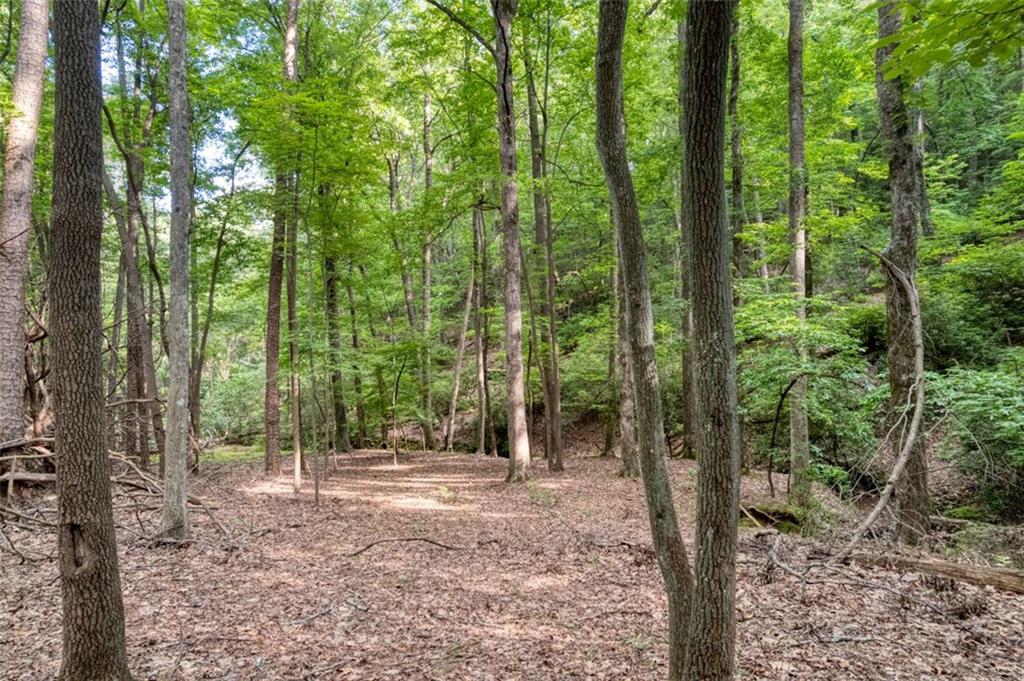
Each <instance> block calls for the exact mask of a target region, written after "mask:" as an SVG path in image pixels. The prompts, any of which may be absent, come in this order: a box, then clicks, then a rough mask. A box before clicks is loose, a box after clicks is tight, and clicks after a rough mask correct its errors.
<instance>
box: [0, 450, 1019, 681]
mask: <svg viewBox="0 0 1024 681" xmlns="http://www.w3.org/2000/svg"><path fill="white" fill-rule="evenodd" d="M504 464H505V462H504V461H503V460H498V461H496V460H493V459H484V458H477V457H474V456H465V455H439V454H431V455H425V454H416V455H406V456H403V460H402V462H401V465H400V466H399V467H398V468H397V469H396V468H394V467H393V466H392V465H391V460H390V456H389V455H386V454H384V453H383V452H362V453H359V454H356V455H352V456H345V457H339V458H338V462H337V465H338V469H337V471H336V472H334V473H332V475H331V478H330V479H329V480H327V481H325V482H324V483H323V486H322V490H321V494H322V504H321V508H320V509H319V510H317V509H315V508H314V507H313V503H312V489H311V487H312V486H311V485H309V486H308V487H307V490H306V491H305V492H304V493H303V494H302V495H301V497H299V498H298V499H296V498H295V497H293V495H292V493H291V485H290V480H288V479H286V478H284V477H282V478H280V479H277V480H272V481H267V480H264V479H263V478H262V477H261V476H260V475H259V473H258V470H257V466H256V465H249V464H232V465H230V466H223V467H220V468H211V469H208V470H207V471H205V472H204V474H203V475H202V476H201V477H200V479H199V480H197V481H196V484H195V485H194V489H195V490H196V492H197V493H198V494H200V495H202V496H203V497H204V498H205V499H207V500H208V501H209V502H210V504H211V505H214V506H215V507H216V508H217V510H216V514H217V515H218V517H219V518H220V519H221V521H222V522H223V523H224V524H225V525H227V526H228V528H229V530H230V531H231V533H232V535H233V539H232V540H231V541H227V540H226V539H225V537H224V536H223V534H222V533H221V532H220V531H219V530H218V529H217V528H216V527H215V525H214V524H213V523H212V522H211V521H210V520H209V518H207V517H205V516H203V515H202V514H194V515H193V518H194V524H195V534H196V537H197V539H198V541H197V543H196V544H193V545H192V546H190V547H188V548H178V549H166V548H164V549H152V548H148V547H147V546H146V545H145V544H144V542H143V541H142V540H141V539H140V538H136V537H135V536H133V534H131V532H137V533H140V534H141V531H140V529H139V527H140V524H139V521H141V523H142V524H143V526H144V527H145V526H147V525H146V523H147V522H149V523H150V524H152V523H154V522H155V520H149V521H147V518H154V516H153V515H152V513H151V512H148V513H149V515H146V513H147V512H144V513H142V514H140V518H139V519H138V521H137V519H136V518H135V513H134V511H133V504H132V503H130V502H129V500H127V499H124V498H117V499H115V503H116V504H117V506H118V507H119V511H118V518H119V522H120V524H122V525H123V526H124V528H132V527H133V526H134V530H128V529H124V530H122V531H121V532H119V539H120V547H121V570H122V583H123V586H124V594H125V605H126V610H127V629H128V645H129V655H130V658H131V664H132V668H133V670H134V671H135V673H136V674H137V678H139V679H261V680H262V679H267V680H269V679H392V678H398V679H403V680H408V679H453V680H454V679H495V680H497V679H502V680H503V679H615V680H619V679H660V678H663V677H664V674H665V671H666V659H665V656H666V645H665V641H664V634H663V632H664V631H665V629H666V619H665V611H664V606H663V602H662V593H661V582H660V577H659V574H658V571H657V568H656V566H655V565H654V562H653V560H652V557H651V555H650V551H649V549H648V548H647V547H648V546H649V543H650V542H649V539H648V535H647V524H646V516H645V511H644V506H643V500H642V495H641V490H640V486H639V484H638V483H636V482H634V481H627V480H622V479H620V478H618V477H616V475H615V471H616V466H617V464H616V462H614V461H612V460H599V459H573V460H570V461H569V471H568V472H567V473H565V474H560V475H557V476H549V475H547V474H546V473H544V472H541V471H539V472H538V474H539V478H538V479H537V480H536V481H534V482H530V483H527V484H525V485H513V486H509V485H506V484H504V483H503V482H501V479H502V475H503V473H504ZM671 467H672V473H673V482H674V489H675V491H676V494H677V497H678V498H679V500H680V511H681V517H682V521H683V522H685V523H686V524H687V526H689V524H690V522H691V521H692V517H693V510H692V498H693V483H694V473H695V469H694V467H693V464H692V462H687V461H673V462H672V463H671ZM757 491H758V490H757V489H756V484H755V483H751V489H750V490H747V493H748V494H753V493H755V492H757ZM37 501H40V500H37ZM41 503H47V504H49V505H52V504H53V502H52V500H49V501H46V500H42V502H41ZM5 531H6V533H7V534H8V535H9V536H10V537H11V539H12V540H13V541H14V543H15V545H16V546H17V547H18V548H19V550H21V551H22V552H24V553H25V554H26V555H28V556H29V557H35V558H38V559H40V560H38V561H37V562H30V563H24V564H18V560H17V559H16V558H14V557H13V556H12V555H11V554H10V553H0V651H2V652H0V679H4V680H15V679H17V680H27V679H46V678H53V677H54V675H55V674H56V671H57V669H58V667H59V660H60V650H59V645H60V644H59V641H60V626H59V617H60V589H59V584H58V583H57V581H56V567H55V565H54V562H53V560H52V556H53V554H54V552H55V546H54V542H53V538H52V537H51V536H50V535H49V533H43V532H39V531H36V532H30V531H27V530H24V529H21V528H17V527H10V526H9V527H7V528H6V530H5ZM411 537H420V538H427V539H430V540H431V541H434V542H437V543H439V544H444V545H446V546H448V547H455V548H444V547H441V546H437V545H435V544H431V543H427V542H423V541H409V542H385V543H381V544H377V545H374V546H372V547H370V548H367V549H366V550H365V551H363V552H362V553H360V554H359V555H357V556H349V555H348V554H352V553H355V552H356V551H358V550H359V549H361V548H363V547H365V546H366V545H368V544H370V543H371V542H374V541H378V540H381V539H395V538H411ZM769 543H770V539H769V538H767V537H759V536H756V533H755V532H754V530H743V531H742V535H741V542H740V544H741V550H740V566H739V593H738V598H737V603H738V618H739V620H740V624H739V641H738V647H737V649H738V653H739V669H740V678H745V679H895V678H899V679H931V678H948V679H1021V678H1024V599H1022V598H1018V597H1013V596H1008V595H1004V594H999V593H995V592H992V591H990V590H984V589H978V588H975V587H969V586H965V585H954V586H952V587H950V586H949V585H947V584H940V583H936V582H934V581H933V582H929V581H928V580H926V579H924V578H921V577H919V576H917V575H899V574H896V573H892V572H888V571H884V570H866V569H860V568H851V569H849V570H846V571H845V572H844V573H843V574H842V575H836V576H834V577H828V576H827V575H825V574H824V573H821V574H818V576H819V577H824V578H828V579H834V580H836V581H842V582H846V583H844V584H839V583H825V584H821V583H816V584H806V583H802V582H800V581H799V580H797V579H796V578H794V577H792V576H789V575H786V574H784V573H780V572H779V571H775V572H774V573H772V574H770V575H768V574H766V572H765V569H764V564H765V558H766V556H767V551H768V546H769ZM813 548H814V545H813V544H811V543H810V542H802V541H799V540H796V539H790V538H787V539H786V551H787V553H786V556H787V560H791V561H792V562H794V563H800V562H801V561H802V560H803V558H804V556H805V554H806V552H807V551H809V550H812V549H813ZM856 580H868V581H869V582H871V583H873V584H875V585H876V587H865V586H863V585H860V584H858V583H856ZM850 582H855V583H853V584H851V583H850ZM877 586H884V587H885V588H877ZM901 594H906V597H904V596H902V595H901ZM916 599H922V600H925V601H927V602H929V603H934V604H936V605H938V606H939V607H940V608H943V609H950V608H956V609H958V611H959V616H949V615H940V614H937V613H935V612H933V611H932V610H930V609H928V608H927V607H926V606H925V605H922V604H921V603H920V602H918V600H916Z"/></svg>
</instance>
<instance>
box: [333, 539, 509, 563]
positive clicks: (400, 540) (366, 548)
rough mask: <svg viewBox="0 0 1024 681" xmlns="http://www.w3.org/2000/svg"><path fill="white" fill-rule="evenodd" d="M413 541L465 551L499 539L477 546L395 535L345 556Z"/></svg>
mask: <svg viewBox="0 0 1024 681" xmlns="http://www.w3.org/2000/svg"><path fill="white" fill-rule="evenodd" d="M413 541H421V542H424V543H425V544H432V545H434V546H437V547H440V548H442V549H444V550H446V551H464V550H466V549H468V548H479V547H481V546H483V545H484V544H493V543H494V542H496V541H498V540H497V539H489V540H487V541H483V542H480V543H479V544H477V545H476V546H475V547H472V546H450V545H448V544H442V543H441V542H439V541H434V540H433V539H430V538H428V537H394V538H388V539H378V540H377V541H372V542H370V543H369V544H367V545H366V546H364V547H362V548H361V549H358V550H357V551H353V552H352V553H346V554H345V556H346V557H347V558H354V557H355V556H358V555H359V554H361V553H365V552H366V551H369V550H370V549H372V548H373V547H374V546H378V545H379V544H393V543H397V542H413Z"/></svg>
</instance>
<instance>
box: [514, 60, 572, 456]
mask: <svg viewBox="0 0 1024 681" xmlns="http://www.w3.org/2000/svg"><path fill="white" fill-rule="evenodd" d="M523 57H524V60H525V63H526V85H527V87H526V93H527V105H528V113H529V124H530V125H529V127H530V152H531V153H530V161H531V165H530V170H531V174H532V178H533V215H534V262H535V269H536V271H537V273H538V274H539V275H540V277H539V278H538V281H539V282H543V286H544V302H543V305H542V307H541V316H542V317H544V318H546V320H547V327H544V326H543V325H542V326H541V340H542V343H541V347H540V367H541V372H540V373H541V384H542V386H543V389H544V390H543V392H544V451H545V452H546V454H547V460H548V470H551V471H561V470H565V464H564V462H563V459H562V400H561V385H560V379H559V375H558V323H557V321H556V314H555V313H556V310H555V271H554V253H553V243H552V239H553V234H552V225H551V219H550V217H551V199H550V196H549V195H548V187H547V148H546V147H547V113H546V111H547V109H546V106H547V102H546V101H545V102H543V106H542V103H541V102H540V98H539V97H538V95H537V84H536V78H535V75H534V73H533V63H532V60H531V59H530V50H529V49H524V50H523ZM546 82H547V78H546V76H545V84H546ZM538 114H540V115H538ZM541 118H543V127H542V126H541V120H540V119H541Z"/></svg>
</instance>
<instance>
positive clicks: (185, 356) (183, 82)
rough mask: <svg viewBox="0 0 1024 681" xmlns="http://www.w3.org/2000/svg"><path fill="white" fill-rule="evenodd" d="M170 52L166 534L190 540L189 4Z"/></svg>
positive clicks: (181, 2) (177, 3) (170, 31)
mask: <svg viewBox="0 0 1024 681" xmlns="http://www.w3.org/2000/svg"><path fill="white" fill-rule="evenodd" d="M167 42H168V47H169V49H170V60H169V62H170V63H169V69H168V87H167V90H168V92H169V94H170V100H171V102H170V114H171V115H170V137H171V242H170V246H171V304H170V309H169V310H168V317H167V321H168V327H169V328H168V334H167V336H168V350H169V359H170V374H171V386H170V389H169V390H168V393H167V402H168V406H167V445H166V452H165V454H164V462H165V463H164V504H163V517H162V520H161V524H160V532H161V535H163V536H164V537H166V538H168V539H176V540H181V539H185V538H187V537H188V536H189V526H188V490H187V487H186V482H185V476H186V469H187V467H188V459H189V442H190V441H189V420H190V419H189V407H188V400H189V328H188V324H189V291H188V288H189V222H190V219H191V215H192V205H191V204H192V191H191V188H190V187H189V178H190V176H191V174H192V168H191V166H192V138H191V136H190V135H189V108H188V63H187V60H188V29H187V28H186V25H185V0H167Z"/></svg>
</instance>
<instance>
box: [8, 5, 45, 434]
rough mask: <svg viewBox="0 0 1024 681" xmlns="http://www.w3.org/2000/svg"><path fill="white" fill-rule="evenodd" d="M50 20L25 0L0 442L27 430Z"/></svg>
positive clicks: (11, 132) (11, 171) (11, 136)
mask: <svg viewBox="0 0 1024 681" xmlns="http://www.w3.org/2000/svg"><path fill="white" fill-rule="evenodd" d="M47 20H48V15H47V3H46V0H23V2H22V4H21V19H20V23H19V29H18V55H17V62H16V63H15V67H14V88H13V93H12V101H11V104H12V106H13V111H12V112H11V114H10V123H9V124H8V125H7V145H6V151H5V154H4V179H3V215H2V216H0V263H2V265H0V442H7V441H9V440H15V439H17V438H20V437H21V436H22V435H23V434H24V431H25V420H24V418H25V403H24V398H25V392H24V387H25V382H24V376H25V367H24V365H23V362H24V358H25V279H26V277H27V276H28V263H29V257H28V255H29V241H28V238H29V233H30V231H31V229H32V190H33V186H34V181H35V159H36V138H37V132H38V128H39V107H40V104H41V102H42V98H43V76H44V72H45V66H46V28H47Z"/></svg>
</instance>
